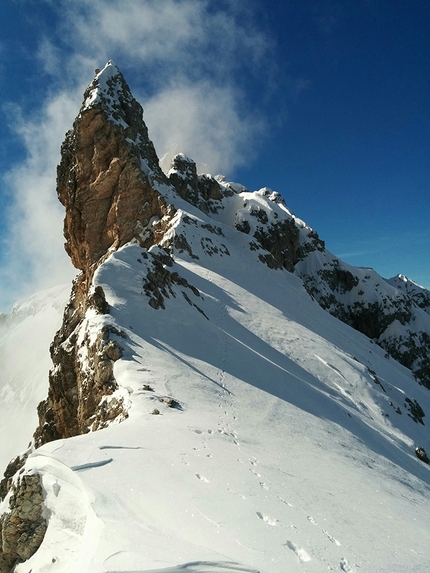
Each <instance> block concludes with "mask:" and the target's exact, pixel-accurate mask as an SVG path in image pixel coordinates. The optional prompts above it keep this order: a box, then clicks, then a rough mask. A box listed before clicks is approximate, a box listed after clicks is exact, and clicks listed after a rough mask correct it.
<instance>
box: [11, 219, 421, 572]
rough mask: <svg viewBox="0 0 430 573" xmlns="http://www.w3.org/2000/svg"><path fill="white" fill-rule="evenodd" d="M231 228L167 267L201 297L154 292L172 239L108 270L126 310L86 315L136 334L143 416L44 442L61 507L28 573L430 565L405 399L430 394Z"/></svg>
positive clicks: (136, 396)
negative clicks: (155, 274)
mask: <svg viewBox="0 0 430 573" xmlns="http://www.w3.org/2000/svg"><path fill="white" fill-rule="evenodd" d="M189 227H190V228H191V229H192V227H191V226H190V225H189ZM222 231H223V234H224V235H225V236H224V237H219V236H218V235H212V237H211V240H212V243H213V245H214V246H216V247H217V248H218V253H216V254H214V255H212V256H211V257H208V256H203V255H204V253H203V252H202V251H201V250H200V249H199V245H201V238H200V236H199V235H197V234H195V233H194V235H195V240H194V241H193V236H192V235H193V233H192V232H190V233H189V234H188V235H187V239H188V242H189V244H190V247H191V248H192V250H193V253H194V256H199V259H198V260H197V259H192V258H191V257H190V256H189V255H186V256H179V255H176V256H175V261H174V263H173V265H172V266H171V267H167V268H168V271H169V272H170V273H175V272H176V273H178V276H180V277H182V278H183V279H185V280H186V281H187V282H188V284H189V285H192V286H193V287H195V288H196V289H198V291H199V293H200V296H197V295H196V294H194V293H193V292H192V291H191V290H190V289H189V288H186V287H183V286H181V285H180V284H179V285H175V284H173V283H172V284H171V287H170V288H171V292H168V293H167V294H168V296H165V295H164V296H163V305H164V306H165V310H163V309H161V308H160V309H158V310H155V309H154V308H152V307H151V306H150V305H149V304H148V301H149V300H150V296H152V295H147V294H145V292H144V290H145V289H144V287H143V285H144V283H145V280H146V277H147V276H148V270H150V266H151V264H152V258H153V256H154V255H155V256H157V253H159V251H160V248H159V247H154V248H152V249H150V250H149V253H148V252H146V251H144V250H142V248H140V247H139V246H137V245H130V246H126V247H123V248H122V249H121V250H119V251H118V252H117V253H115V254H113V255H112V256H111V257H110V258H109V259H108V260H107V261H106V262H105V263H104V264H103V265H102V266H101V267H100V268H99V269H98V271H97V273H96V276H95V278H94V284H95V285H99V286H101V287H102V288H103V289H104V291H105V294H106V298H107V301H108V303H109V305H110V307H111V310H110V314H109V315H98V314H96V313H94V312H89V313H88V316H87V319H86V320H87V322H86V325H85V328H86V329H87V331H88V332H89V333H90V334H91V332H97V331H98V330H99V329H100V327H101V323H107V324H108V325H110V326H112V327H115V329H116V330H117V331H118V332H120V333H121V335H120V336H117V340H118V342H119V344H120V345H121V347H122V348H123V356H122V358H120V359H119V360H118V361H116V362H115V378H116V380H117V381H118V383H119V385H120V390H119V392H120V393H122V394H123V395H125V396H127V401H128V405H129V418H128V419H127V420H126V421H125V422H123V423H121V424H119V425H113V426H110V427H109V428H108V429H106V430H102V431H100V432H96V433H90V434H86V435H84V436H79V437H76V438H70V439H67V440H59V441H55V442H52V443H49V444H47V445H45V446H43V447H42V448H40V449H38V450H36V451H34V452H33V454H31V455H30V457H29V459H28V460H27V463H26V466H25V467H26V469H27V470H28V471H30V472H31V471H32V470H37V471H38V472H39V473H41V474H42V475H43V487H44V489H45V492H46V505H47V507H48V509H49V513H50V517H49V521H48V531H47V533H46V536H45V540H44V542H43V543H42V546H41V547H40V549H39V551H38V552H37V553H36V554H35V555H34V556H33V557H32V558H30V560H29V561H27V562H26V563H25V564H23V565H20V566H19V567H18V568H17V571H18V572H20V573H23V572H26V573H28V572H29V571H32V573H37V572H39V571H40V572H42V571H53V572H54V571H55V572H63V571H64V572H66V571H82V572H84V571H88V572H89V571H91V572H92V573H94V572H98V571H100V572H102V571H164V572H165V571H180V570H186V571H198V572H209V571H223V572H228V571H248V572H250V571H261V572H262V573H278V572H279V573H281V572H284V571H301V570H306V571H315V572H320V571H325V570H330V569H331V570H335V571H336V570H338V571H369V572H372V571H375V572H376V571H378V572H383V571H384V572H387V573H388V572H393V571H422V572H424V571H425V570H426V567H427V565H428V562H429V559H430V551H429V546H428V533H429V521H428V511H429V509H430V503H429V493H430V487H429V477H430V472H429V467H428V466H426V465H425V464H423V463H421V462H420V461H419V460H418V459H417V458H416V457H415V455H414V449H413V447H414V444H416V443H424V444H427V443H428V430H427V429H426V427H425V426H423V425H422V424H420V423H417V422H414V421H413V420H412V418H411V417H410V416H409V415H408V410H407V408H405V406H407V403H405V398H410V399H412V400H418V402H419V403H422V404H425V405H426V406H427V405H428V391H427V390H426V389H424V388H421V387H419V386H418V385H417V384H416V383H415V382H414V380H413V379H412V377H411V375H410V373H409V372H408V371H407V370H406V369H404V368H403V367H402V366H400V365H399V364H397V363H396V362H395V361H394V360H387V359H386V358H385V357H384V353H383V351H382V350H381V349H380V348H378V347H377V346H376V345H374V344H372V343H371V342H370V341H369V340H368V339H367V338H366V337H364V336H363V335H361V334H360V333H358V332H356V331H354V330H352V329H351V328H349V327H348V326H346V325H344V324H342V323H340V322H339V321H338V320H336V319H335V318H333V317H332V316H330V315H329V314H327V313H325V312H324V311H323V310H322V309H321V308H320V307H319V306H318V305H317V304H316V303H315V302H313V301H312V300H311V299H310V298H309V296H308V295H307V293H306V292H305V290H304V289H303V287H302V285H301V282H300V280H299V279H297V278H296V277H294V276H293V275H291V274H289V273H288V272H286V271H279V270H270V269H267V268H266V267H265V266H263V265H259V264H258V262H257V257H256V255H255V254H254V253H253V252H252V251H249V249H248V248H247V245H246V238H245V237H244V236H243V235H242V234H239V233H236V232H233V231H231V230H230V229H228V228H225V227H223V228H222ZM182 232H184V229H183V228H182ZM216 237H219V238H218V241H216ZM221 244H227V245H228V247H229V255H226V254H225V253H223V252H222V247H221ZM250 275H252V280H251V281H250V280H249V277H250ZM184 292H185V294H186V295H187V296H186V297H185V296H184V295H183V293H184ZM187 299H188V300H187ZM190 303H191V304H190ZM193 305H195V306H193ZM197 307H198V308H197ZM199 310H200V311H201V312H199ZM165 397H170V398H173V400H174V402H173V403H172V404H171V405H172V406H173V407H169V403H168V401H163V399H164V398H165ZM155 410H158V411H159V412H160V414H159V415H155V414H154V413H153V412H154V411H155ZM5 503H7V500H6V502H5ZM166 568H167V569H166Z"/></svg>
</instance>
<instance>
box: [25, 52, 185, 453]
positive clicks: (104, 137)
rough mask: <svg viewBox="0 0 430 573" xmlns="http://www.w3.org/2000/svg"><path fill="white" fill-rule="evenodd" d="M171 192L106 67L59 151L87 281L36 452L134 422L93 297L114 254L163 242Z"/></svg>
mask: <svg viewBox="0 0 430 573" xmlns="http://www.w3.org/2000/svg"><path fill="white" fill-rule="evenodd" d="M169 189H172V188H171V186H169V183H168V181H167V178H166V176H165V175H164V174H163V172H162V171H161V169H160V167H159V164H158V158H157V155H156V153H155V149H154V146H153V144H152V142H151V140H150V139H149V137H148V130H147V128H146V125H145V123H144V121H143V110H142V107H141V105H140V104H139V103H138V102H137V101H136V100H135V99H134V97H133V96H132V94H131V92H130V88H129V87H128V85H127V83H126V81H125V79H124V77H123V76H122V74H121V72H120V71H119V70H118V68H117V67H116V66H115V64H114V63H113V62H108V63H107V64H106V66H105V67H104V69H103V70H102V71H101V72H100V71H97V73H96V76H95V78H94V80H93V81H92V82H91V84H90V85H89V86H88V88H87V89H86V91H85V94H84V102H83V104H82V107H81V109H80V112H79V114H78V116H77V118H76V120H75V121H74V124H73V129H72V130H70V131H69V132H68V133H67V134H66V139H65V141H64V143H63V145H62V147H61V162H60V165H59V166H58V169H57V192H58V197H59V199H60V201H61V203H62V204H63V205H64V206H65V208H66V216H65V219H64V235H65V238H66V250H67V252H68V253H69V255H70V257H71V259H72V262H73V264H74V265H75V267H77V268H78V269H80V270H82V271H83V272H82V273H81V274H80V275H79V276H78V277H77V279H76V281H75V282H74V285H73V289H72V294H71V297H70V301H69V304H68V305H67V307H66V309H65V312H64V319H63V324H62V326H61V328H60V330H59V331H58V332H57V334H56V336H55V339H54V341H53V343H52V345H51V357H52V362H53V365H54V367H53V368H52V370H51V372H50V375H49V392H48V397H47V399H46V400H44V401H43V402H41V403H40V404H39V407H38V414H39V427H38V429H37V430H36V432H35V435H34V442H35V444H36V446H39V445H41V444H43V443H45V442H47V441H50V440H53V439H57V438H60V437H69V436H73V435H76V434H81V433H85V432H87V431H89V429H90V428H91V429H93V430H94V429H98V428H101V427H103V426H104V424H106V423H108V422H109V421H110V420H112V419H114V418H116V419H124V418H125V417H126V416H127V412H126V408H125V407H124V404H123V401H122V398H115V397H113V396H112V394H114V393H115V391H116V390H117V389H118V385H117V383H116V380H115V377H114V375H113V363H114V362H115V360H118V359H119V357H120V355H121V349H120V347H119V345H118V343H117V342H116V341H115V340H113V339H112V336H116V337H118V336H120V333H118V332H114V331H112V329H110V328H108V327H107V326H106V325H105V326H103V327H100V330H99V332H98V334H97V335H96V336H92V337H91V336H89V334H88V332H87V326H88V325H87V322H86V320H85V316H86V311H87V310H88V309H89V308H91V309H92V311H93V312H95V313H96V314H99V315H102V314H107V313H108V312H109V306H108V304H107V302H106V300H105V298H104V293H103V290H102V289H101V287H97V288H95V289H94V288H93V287H92V286H91V285H92V283H91V281H92V278H93V275H94V272H95V270H96V269H97V267H98V266H99V265H100V264H101V263H102V262H103V261H104V260H105V257H106V255H107V253H109V252H110V251H112V250H116V249H119V248H120V247H121V246H123V245H124V244H126V243H128V242H129V241H131V240H133V239H134V240H136V241H138V242H139V243H140V245H141V246H142V247H147V248H149V247H150V246H152V245H154V244H156V243H158V242H159V241H160V240H161V238H162V237H163V232H164V229H165V228H166V227H167V225H168V222H169V220H170V218H171V217H172V216H173V214H174V209H173V207H172V206H171V205H168V204H167V202H166V199H165V198H164V196H163V192H164V194H165V195H166V193H168V191H169ZM166 190H167V191H166ZM83 346H84V347H85V348H86V350H85V355H86V359H85V361H84V362H85V363H83V362H82V360H81V355H82V348H83ZM108 396H109V397H110V399H109V400H108V401H106V400H105V398H106V397H108Z"/></svg>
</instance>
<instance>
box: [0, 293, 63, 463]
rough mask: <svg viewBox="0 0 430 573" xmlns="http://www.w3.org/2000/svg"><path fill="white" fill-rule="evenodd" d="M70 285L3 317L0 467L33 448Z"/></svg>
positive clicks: (18, 306) (0, 322)
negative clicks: (39, 407) (51, 350)
mask: <svg viewBox="0 0 430 573" xmlns="http://www.w3.org/2000/svg"><path fill="white" fill-rule="evenodd" d="M69 291H70V287H69V285H63V286H61V287H56V288H53V289H50V290H47V291H43V292H40V293H37V294H36V295H34V296H32V297H30V298H29V299H27V300H25V301H23V302H22V303H18V304H16V305H15V306H14V308H13V309H12V311H11V312H10V313H9V314H2V315H0V371H1V375H0V420H1V428H2V432H1V433H0V467H1V468H2V471H3V470H4V468H5V467H6V465H7V463H8V462H9V461H10V460H11V458H12V457H14V456H16V455H18V454H19V453H20V452H21V451H22V450H25V449H26V448H27V447H28V444H29V442H30V441H31V438H32V435H33V432H34V428H35V427H36V425H37V410H36V407H37V405H38V403H39V402H40V401H41V400H42V399H43V398H45V396H46V392H47V389H48V372H49V369H50V368H51V366H52V363H51V359H50V356H49V346H50V344H51V342H52V339H53V337H54V334H55V331H56V330H57V329H58V328H59V327H60V324H61V319H62V316H63V310H64V307H65V305H66V302H67V299H68V296H69Z"/></svg>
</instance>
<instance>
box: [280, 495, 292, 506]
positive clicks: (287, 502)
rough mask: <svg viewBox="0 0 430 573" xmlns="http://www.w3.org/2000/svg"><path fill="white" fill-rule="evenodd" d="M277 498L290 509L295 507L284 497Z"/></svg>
mask: <svg viewBox="0 0 430 573" xmlns="http://www.w3.org/2000/svg"><path fill="white" fill-rule="evenodd" d="M277 498H278V499H279V501H282V503H285V504H286V505H288V507H294V505H293V504H292V503H290V502H289V501H287V500H286V499H284V498H283V497H279V495H278V496H277Z"/></svg>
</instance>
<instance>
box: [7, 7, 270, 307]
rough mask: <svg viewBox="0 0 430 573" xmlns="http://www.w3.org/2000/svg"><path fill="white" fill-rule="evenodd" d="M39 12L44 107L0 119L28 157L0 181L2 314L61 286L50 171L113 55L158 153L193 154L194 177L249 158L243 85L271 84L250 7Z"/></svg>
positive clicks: (249, 118)
mask: <svg viewBox="0 0 430 573" xmlns="http://www.w3.org/2000/svg"><path fill="white" fill-rule="evenodd" d="M49 5H50V6H51V8H52V9H54V10H55V11H56V17H57V21H56V29H55V30H52V33H50V35H49V37H47V35H46V33H45V31H40V39H39V50H38V53H37V58H36V59H35V65H36V66H39V73H40V72H43V73H44V74H45V75H46V78H47V93H46V98H47V99H46V103H45V105H44V107H43V109H40V110H36V112H34V110H33V114H30V115H28V113H27V114H26V113H24V112H23V113H22V115H20V114H19V113H18V112H17V111H16V110H15V112H14V113H13V114H10V117H12V118H13V119H12V121H11V127H12V128H13V130H14V131H15V132H16V133H17V135H18V136H19V137H20V138H21V140H22V142H23V143H24V145H25V148H26V150H27V154H28V156H27V159H25V160H24V161H23V162H22V163H21V164H18V165H15V166H14V167H13V169H12V170H11V171H10V172H9V173H8V174H7V176H6V178H5V181H6V183H7V186H8V188H9V191H10V193H11V194H12V196H13V199H14V203H13V205H12V208H11V209H10V211H9V213H8V220H9V233H8V235H9V238H8V239H7V255H6V257H5V256H3V259H5V258H6V264H3V267H2V268H1V269H0V274H1V281H2V285H7V287H6V289H5V288H4V287H3V288H2V293H0V308H1V306H3V307H4V306H5V305H6V304H8V303H9V302H11V300H12V299H13V300H15V299H16V298H17V297H22V296H24V295H26V294H28V293H29V292H34V290H36V289H40V288H46V287H49V286H51V285H53V284H56V283H57V282H61V281H64V280H65V279H66V280H69V278H70V275H71V270H70V264H69V262H68V259H67V256H66V254H65V253H64V250H63V242H64V241H63V238H62V219H63V209H62V207H61V205H60V204H59V202H58V200H57V197H56V192H55V174H56V165H57V163H58V161H59V150H60V145H61V142H62V140H63V137H64V133H65V132H66V131H67V129H69V128H70V127H71V125H72V121H73V118H74V117H75V116H76V114H77V112H78V109H79V106H80V102H81V99H82V93H83V90H84V88H85V85H86V84H88V83H89V82H90V81H91V79H92V76H93V72H94V69H95V68H96V67H102V66H103V65H104V63H105V62H106V60H108V59H114V60H115V61H116V63H117V64H118V65H119V67H120V68H121V69H122V71H123V73H124V75H125V77H126V79H127V81H128V82H129V84H130V85H131V87H132V91H133V92H134V93H135V96H136V97H137V99H138V100H139V101H140V102H141V103H142V104H143V106H144V108H145V120H146V122H147V124H148V127H149V131H150V137H152V139H153V140H154V142H155V144H156V148H157V152H158V154H159V156H163V155H164V154H166V152H167V155H168V154H169V151H172V149H173V148H174V150H175V152H177V151H184V152H185V153H187V154H188V155H189V156H191V157H193V158H194V159H195V160H196V161H197V162H198V163H199V164H201V170H203V171H205V172H223V173H225V174H226V175H228V172H229V171H230V170H232V169H233V168H234V167H235V166H237V165H239V164H241V163H243V162H244V161H245V160H246V158H247V157H249V154H250V153H252V150H253V149H255V142H256V141H257V140H258V137H259V136H260V135H261V133H262V132H263V127H264V121H263V120H262V119H261V117H259V118H258V120H257V119H256V116H255V114H253V113H252V111H251V110H249V109H248V103H249V102H247V100H246V82H247V78H248V80H249V78H250V77H251V76H252V77H253V78H255V76H256V75H260V76H261V78H260V79H261V84H262V85H264V78H267V85H268V86H269V84H270V82H271V77H273V73H272V72H273V67H272V64H271V61H270V57H269V55H270V41H269V40H268V39H267V37H266V36H265V35H264V34H263V33H261V32H260V31H259V29H258V26H256V25H255V23H254V22H253V21H252V17H251V16H250V12H249V7H240V6H238V5H237V3H236V2H234V1H233V0H229V1H227V2H224V4H223V6H224V8H223V9H219V7H218V3H215V2H212V1H211V0H163V2H161V1H159V0H146V1H136V2H127V3H125V2H123V1H122V0H80V1H79V2H65V1H63V0H61V1H59V2H56V3H52V2H49ZM37 32H38V31H37V29H36V30H35V33H37ZM36 73H37V70H36ZM269 76H270V77H269ZM48 80H49V81H48ZM262 92H264V87H262ZM29 97H31V95H30V96H29ZM5 292H6V294H5ZM7 293H8V294H9V295H11V293H12V295H11V296H9V297H8V296H7ZM11 297H12V298H11Z"/></svg>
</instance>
